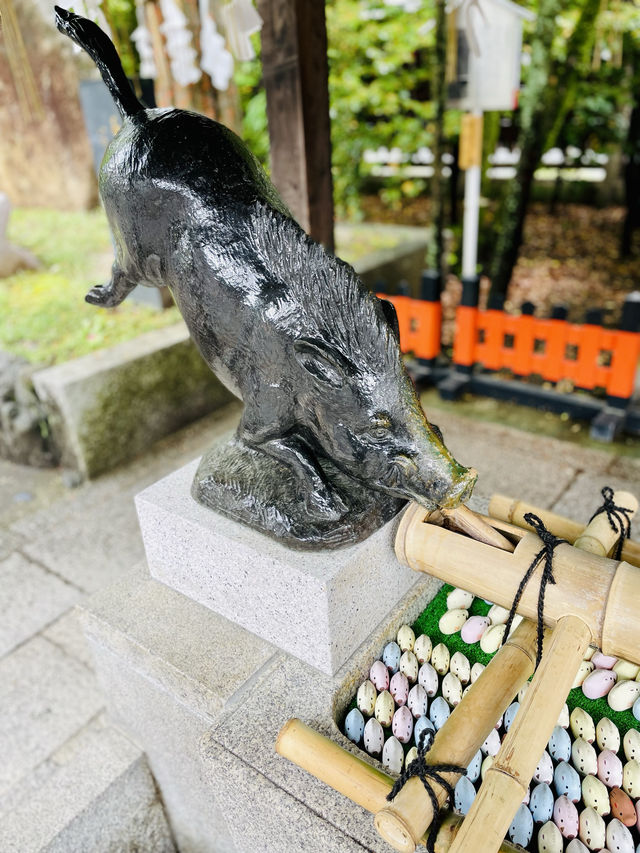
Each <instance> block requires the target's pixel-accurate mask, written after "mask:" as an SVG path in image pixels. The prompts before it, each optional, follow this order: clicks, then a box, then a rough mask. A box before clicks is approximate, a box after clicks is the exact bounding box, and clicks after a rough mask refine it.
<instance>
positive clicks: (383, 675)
mask: <svg viewBox="0 0 640 853" xmlns="http://www.w3.org/2000/svg"><path fill="white" fill-rule="evenodd" d="M369 681H370V682H371V683H372V684H373V685H374V687H375V688H376V690H378V691H381V690H388V689H389V670H388V669H387V667H386V666H385V665H384V664H383V662H382V661H381V660H375V661H374V662H373V663H372V664H371V669H370V670H369Z"/></svg>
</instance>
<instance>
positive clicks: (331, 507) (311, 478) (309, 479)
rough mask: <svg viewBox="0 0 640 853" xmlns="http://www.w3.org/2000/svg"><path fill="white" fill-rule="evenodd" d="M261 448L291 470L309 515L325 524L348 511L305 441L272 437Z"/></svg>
mask: <svg viewBox="0 0 640 853" xmlns="http://www.w3.org/2000/svg"><path fill="white" fill-rule="evenodd" d="M261 448H262V449H263V450H264V451H265V452H266V453H269V454H270V455H271V456H275V457H276V458H277V459H279V460H280V461H281V462H284V463H286V465H287V466H288V467H289V468H291V469H292V470H293V471H294V473H295V474H296V476H297V477H298V479H299V480H300V481H301V482H302V484H303V486H304V489H305V502H306V508H307V512H308V513H309V515H311V516H313V517H319V518H322V519H325V520H328V521H337V520H338V519H339V518H340V517H341V516H342V515H344V513H345V512H346V511H347V506H346V504H345V503H344V501H343V500H342V498H341V497H340V495H338V494H337V492H335V491H334V490H332V489H331V487H330V486H329V484H328V483H327V481H326V479H325V476H324V474H323V473H322V471H321V470H320V468H319V466H318V464H317V463H316V461H315V460H314V458H313V456H312V454H311V450H310V449H309V447H308V445H307V444H306V442H305V441H304V440H303V439H302V438H300V437H299V436H296V435H287V436H283V437H282V438H274V439H272V440H271V441H267V442H265V443H264V444H262V445H261Z"/></svg>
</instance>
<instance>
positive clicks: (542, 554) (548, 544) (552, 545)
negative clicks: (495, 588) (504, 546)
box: [502, 512, 568, 667]
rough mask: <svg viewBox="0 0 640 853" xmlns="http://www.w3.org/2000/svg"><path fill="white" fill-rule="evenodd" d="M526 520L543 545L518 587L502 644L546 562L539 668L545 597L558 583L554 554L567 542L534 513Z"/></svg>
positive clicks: (540, 605) (539, 655) (540, 599)
mask: <svg viewBox="0 0 640 853" xmlns="http://www.w3.org/2000/svg"><path fill="white" fill-rule="evenodd" d="M524 520H525V521H526V522H527V524H528V525H529V526H530V527H533V529H534V530H535V532H536V533H537V534H538V536H539V537H540V539H541V540H542V543H543V545H542V548H541V549H540V550H539V551H538V553H537V554H536V555H535V557H534V558H533V560H532V561H531V565H530V566H529V568H528V569H527V571H526V572H525V575H524V577H523V578H522V580H521V581H520V586H519V587H518V590H517V592H516V594H515V598H514V599H513V604H512V605H511V610H510V611H509V618H508V619H507V624H506V625H505V629H504V636H503V639H502V642H503V643H504V642H505V640H506V639H507V637H508V636H509V632H510V631H511V625H512V623H513V619H514V616H515V615H516V610H517V609H518V605H519V604H520V599H521V598H522V593H523V592H524V588H525V587H526V585H527V584H528V583H529V580H530V579H531V575H532V574H533V573H534V572H535V570H536V568H537V567H538V566H539V565H540V563H541V562H543V561H544V565H543V568H542V577H541V578H540V590H539V592H538V651H537V654H536V667H537V666H538V664H539V663H540V660H541V659H542V640H543V637H544V596H545V592H546V590H547V584H549V583H552V584H554V583H555V582H556V580H555V578H554V576H553V552H554V550H555V549H556V548H557V547H558V545H562V544H563V543H567V540H566V539H559V538H558V537H557V536H554V535H553V533H551V532H550V531H549V530H547V528H546V527H545V526H544V522H543V521H542V519H541V518H539V517H538V516H537V515H534V514H533V513H532V512H528V513H527V514H526V515H525V517H524ZM567 544H568V543H567Z"/></svg>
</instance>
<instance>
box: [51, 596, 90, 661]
mask: <svg viewBox="0 0 640 853" xmlns="http://www.w3.org/2000/svg"><path fill="white" fill-rule="evenodd" d="M42 636H43V637H44V638H45V639H46V640H48V641H49V642H50V643H53V645H54V646H58V648H60V649H62V651H63V652H64V653H65V654H67V655H69V657H72V658H75V659H76V660H79V661H80V662H81V663H83V664H84V665H85V666H86V667H88V668H89V669H93V658H92V657H91V650H90V649H89V645H88V643H87V640H86V638H85V636H84V633H83V631H82V626H81V625H80V616H79V613H78V611H77V610H76V609H75V608H73V609H71V610H67V612H66V613H64V614H63V615H62V616H60V618H59V619H56V621H55V622H52V623H51V625H49V627H48V628H46V629H45V630H44V631H43V632H42Z"/></svg>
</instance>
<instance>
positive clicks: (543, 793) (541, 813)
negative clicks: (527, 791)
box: [529, 782, 554, 823]
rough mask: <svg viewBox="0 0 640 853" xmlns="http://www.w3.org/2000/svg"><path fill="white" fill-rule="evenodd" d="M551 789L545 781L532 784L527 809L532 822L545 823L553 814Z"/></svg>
mask: <svg viewBox="0 0 640 853" xmlns="http://www.w3.org/2000/svg"><path fill="white" fill-rule="evenodd" d="M553 803H554V799H553V791H552V790H551V788H550V786H549V785H547V783H546V782H540V783H539V784H538V785H534V786H533V790H532V791H531V796H530V798H529V811H530V812H531V816H532V817H533V821H534V823H546V822H547V821H548V820H551V818H552V816H553Z"/></svg>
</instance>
